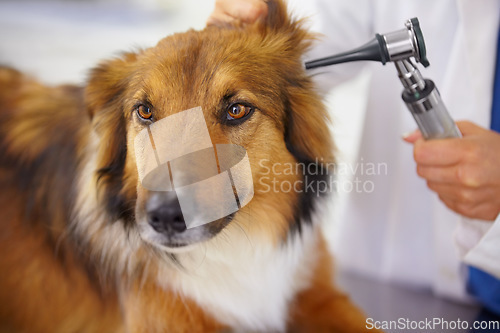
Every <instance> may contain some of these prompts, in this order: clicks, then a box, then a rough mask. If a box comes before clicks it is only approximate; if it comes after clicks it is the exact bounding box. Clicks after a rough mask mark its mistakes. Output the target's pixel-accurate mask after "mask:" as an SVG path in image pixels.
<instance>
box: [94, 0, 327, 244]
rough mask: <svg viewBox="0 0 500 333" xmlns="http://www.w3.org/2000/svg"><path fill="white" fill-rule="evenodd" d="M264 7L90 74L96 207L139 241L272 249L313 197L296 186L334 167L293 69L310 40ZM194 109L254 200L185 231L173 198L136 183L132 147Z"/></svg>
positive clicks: (280, 8) (274, 4)
mask: <svg viewBox="0 0 500 333" xmlns="http://www.w3.org/2000/svg"><path fill="white" fill-rule="evenodd" d="M268 5H269V14H268V16H267V18H266V19H265V20H262V21H258V22H256V23H254V24H251V25H239V24H234V25H230V26H225V27H215V26H212V27H207V28H206V29H204V30H203V31H188V32H186V33H181V34H175V35H172V36H169V37H167V38H165V39H163V40H161V41H160V42H159V43H158V45H156V46H155V47H153V48H150V49H146V50H144V51H141V52H138V53H128V54H124V55H123V56H122V57H121V58H119V59H115V60H112V61H109V62H105V63H103V64H102V65H101V66H99V67H97V68H96V69H95V70H94V71H93V72H92V75H91V78H90V81H89V84H88V87H87V91H86V98H87V103H88V106H89V111H90V113H91V115H92V117H93V121H94V124H95V128H96V132H97V134H98V135H99V138H100V145H99V146H100V148H99V152H98V164H99V165H98V167H99V171H98V174H99V182H100V185H99V186H101V189H102V191H100V195H101V199H102V201H103V202H104V203H105V204H106V207H107V208H106V209H107V211H108V212H110V213H113V214H115V216H116V217H117V218H118V220H120V221H122V222H123V223H125V224H126V226H127V227H128V228H139V231H140V233H141V236H142V238H143V239H144V240H145V241H147V242H149V243H152V244H153V245H156V246H158V247H160V248H163V249H167V250H170V249H173V248H185V247H186V246H187V245H194V244H197V243H199V242H202V241H207V240H210V239H212V238H214V236H215V235H217V234H218V233H219V232H220V231H221V230H224V233H226V235H227V234H230V233H231V232H241V229H243V230H244V231H245V233H246V234H247V235H249V236H251V237H252V236H256V237H267V238H269V239H270V240H271V241H272V242H279V241H280V240H281V239H283V238H284V237H286V235H287V234H288V232H289V231H290V230H297V229H298V230H300V227H301V223H304V220H307V219H308V218H309V217H310V216H309V215H310V213H311V210H312V207H313V201H314V198H316V197H317V196H318V194H319V193H318V192H317V189H318V187H317V184H315V185H313V186H310V187H309V188H308V189H306V186H307V185H308V184H307V183H306V181H307V180H306V181H305V179H304V178H305V177H307V176H309V177H310V179H309V182H311V181H314V180H318V177H321V176H322V175H323V174H324V173H325V170H326V169H327V168H324V167H320V165H325V164H329V163H332V162H333V158H332V152H333V150H332V144H331V141H330V136H329V132H328V128H327V124H326V113H325V109H324V106H323V104H322V103H321V101H320V98H319V97H318V95H317V94H316V93H315V91H314V88H313V85H312V82H311V79H310V77H309V76H308V75H307V74H306V73H305V70H304V69H303V65H302V61H301V56H302V55H303V53H304V52H305V51H306V50H307V48H308V47H309V45H310V43H311V41H312V36H311V35H310V34H309V33H308V32H307V31H306V30H304V29H303V27H302V26H301V23H300V22H298V21H295V20H293V19H291V18H290V17H289V15H288V14H287V12H286V8H285V6H284V4H283V3H282V2H281V1H271V2H269V4H268ZM197 106H200V107H201V109H202V110H203V115H204V118H205V122H206V125H207V127H208V132H209V134H210V138H211V140H212V142H213V143H214V144H225V143H231V144H236V145H239V146H241V147H243V148H244V149H245V150H246V153H247V154H248V159H249V163H250V169H251V174H252V179H253V187H254V196H253V198H252V200H251V201H250V202H249V203H248V204H247V205H246V206H244V207H242V208H241V209H240V210H238V211H237V212H235V213H233V214H230V215H228V216H226V217H224V218H221V219H218V220H216V221H214V222H211V223H208V224H204V225H201V226H198V227H194V228H189V229H186V225H185V223H184V218H183V214H182V210H181V207H180V205H179V201H178V199H177V197H176V195H175V194H174V193H175V192H173V191H171V192H165V191H150V190H147V189H146V188H144V186H143V185H142V184H141V182H140V180H139V176H138V170H137V163H138V161H136V156H135V154H134V140H135V138H136V137H137V135H138V134H139V133H141V131H143V130H144V129H145V128H147V127H148V126H150V125H152V124H153V123H155V122H158V121H160V120H162V119H164V118H166V117H169V116H171V115H173V114H176V113H178V112H180V111H183V110H187V109H190V108H193V107H197ZM320 170H321V172H320ZM315 189H316V190H315ZM211 199H213V198H211ZM233 230H235V231H233ZM226 238H227V237H226Z"/></svg>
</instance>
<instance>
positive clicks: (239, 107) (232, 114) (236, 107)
mask: <svg viewBox="0 0 500 333" xmlns="http://www.w3.org/2000/svg"><path fill="white" fill-rule="evenodd" d="M252 111H253V107H252V106H248V105H244V104H240V103H235V104H233V105H231V106H230V107H229V109H228V110H227V119H228V120H236V119H241V118H243V117H245V116H248V115H249V114H250V113H252Z"/></svg>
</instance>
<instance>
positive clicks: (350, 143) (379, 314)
mask: <svg viewBox="0 0 500 333" xmlns="http://www.w3.org/2000/svg"><path fill="white" fill-rule="evenodd" d="M293 1H299V0H293ZM293 1H292V2H293ZM214 2H215V0H182V1H176V0H73V1H64V0H38V1H36V0H0V64H2V65H7V66H12V67H15V68H17V69H20V70H22V71H24V72H26V73H28V74H30V75H31V76H34V77H36V78H38V79H39V80H41V81H42V82H44V83H46V84H60V83H75V84H84V83H85V80H86V77H87V73H88V71H89V69H90V68H92V67H94V66H95V65H96V64H97V63H98V62H99V61H101V60H103V59H107V58H110V57H113V56H115V55H118V54H119V53H120V52H122V51H133V50H134V49H137V48H146V47H150V46H154V45H155V44H156V43H157V42H158V41H159V40H160V39H161V38H163V37H165V36H167V35H170V34H173V33H175V32H183V31H186V30H188V29H202V28H203V27H204V26H205V22H206V20H207V18H208V16H209V14H210V13H211V12H212V10H213V7H214ZM292 7H293V4H292ZM367 79H368V78H367V75H366V74H365V73H362V74H361V75H360V76H359V77H358V78H356V79H354V80H352V81H350V82H347V83H345V84H343V85H342V86H340V87H338V88H336V89H335V91H333V92H331V93H330V94H328V96H327V98H326V103H327V105H328V107H329V109H330V112H331V115H332V118H333V125H332V128H333V133H334V135H335V139H336V142H337V146H338V148H339V155H338V157H339V161H341V162H343V163H350V162H351V161H353V160H354V157H355V156H356V152H357V149H358V145H359V140H358V138H359V137H360V135H359V134H358V133H359V131H360V129H361V125H362V123H361V119H362V116H363V115H362V114H361V110H362V109H363V105H364V102H365V101H364V99H363V98H362V97H361V96H362V94H361V93H360V91H363V89H364V87H365V86H366V82H367ZM345 110H349V112H345ZM341 177H349V175H341ZM342 203H343V194H342V193H337V196H336V200H335V204H334V206H333V209H331V210H330V211H329V212H328V213H327V221H326V222H327V223H326V224H325V231H326V235H327V238H328V239H330V240H331V239H334V235H335V227H336V225H337V224H336V223H335V221H342ZM330 208H332V207H330ZM338 280H339V283H340V284H341V285H342V287H343V288H344V289H345V290H346V291H347V292H348V293H349V294H350V295H351V296H352V298H353V299H354V301H355V302H356V303H358V304H359V305H360V306H361V307H362V308H363V309H364V310H365V311H366V312H367V315H368V316H370V317H372V318H375V319H376V320H397V319H398V318H409V319H411V320H423V319H425V318H429V319H432V318H435V317H438V318H444V319H446V320H457V319H460V320H468V321H470V320H473V318H474V316H475V315H476V313H477V308H475V307H473V306H463V305H458V304H454V303H450V302H447V301H446V300H443V299H437V298H435V297H433V296H432V295H431V294H430V292H428V291H423V290H411V289H408V288H407V287H405V286H393V285H388V284H385V283H383V282H380V281H372V280H369V279H367V278H365V277H362V276H356V275H353V274H351V273H349V272H343V271H342V270H340V272H339V273H338ZM409 331H410V330H409ZM418 331H419V330H415V332H418ZM451 331H454V330H450V332H451Z"/></svg>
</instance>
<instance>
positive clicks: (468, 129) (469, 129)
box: [457, 120, 487, 136]
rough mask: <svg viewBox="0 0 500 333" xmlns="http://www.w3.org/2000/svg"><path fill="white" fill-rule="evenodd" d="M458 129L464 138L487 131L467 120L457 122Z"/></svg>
mask: <svg viewBox="0 0 500 333" xmlns="http://www.w3.org/2000/svg"><path fill="white" fill-rule="evenodd" d="M457 127H458V129H459V130H460V132H461V133H462V135H463V136H468V135H471V134H477V133H480V132H483V131H485V130H487V129H485V128H482V127H481V126H478V125H476V124H474V123H472V122H470V121H466V120H462V121H457Z"/></svg>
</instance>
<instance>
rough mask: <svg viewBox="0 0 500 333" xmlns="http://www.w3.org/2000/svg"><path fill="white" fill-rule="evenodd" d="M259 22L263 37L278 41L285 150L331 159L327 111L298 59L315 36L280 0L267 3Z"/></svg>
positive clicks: (306, 157)
mask: <svg viewBox="0 0 500 333" xmlns="http://www.w3.org/2000/svg"><path fill="white" fill-rule="evenodd" d="M260 24H262V25H263V29H266V30H265V31H264V33H265V34H266V36H267V37H271V38H276V40H280V45H281V49H280V51H279V52H280V56H281V57H280V60H279V62H278V64H277V66H278V67H281V68H280V70H281V73H282V75H283V76H284V77H285V80H286V91H285V95H286V101H285V103H286V105H285V108H286V117H287V119H286V126H287V127H286V133H285V139H286V142H287V146H288V149H289V150H290V151H291V152H292V153H293V154H294V155H296V157H299V159H300V160H308V161H315V160H318V161H319V163H323V162H327V163H329V162H333V155H334V147H333V143H332V140H331V136H330V130H329V128H328V124H329V117H328V113H327V111H326V109H325V106H324V104H323V102H322V98H321V97H320V96H319V94H318V93H317V91H316V88H315V86H314V84H313V82H312V80H311V77H310V76H309V75H308V74H307V73H306V71H305V69H304V66H303V59H302V57H303V55H304V54H305V52H306V51H307V50H308V49H309V48H310V46H311V45H312V43H313V42H314V41H315V40H316V39H317V36H316V35H314V34H312V33H310V32H309V31H308V30H307V29H306V28H305V27H304V24H305V22H304V19H295V18H293V16H292V15H291V14H290V13H288V11H287V8H286V5H285V3H284V1H282V0H270V1H269V2H268V16H267V17H266V19H265V21H262V22H261V23H260ZM321 161H323V162H321Z"/></svg>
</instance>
